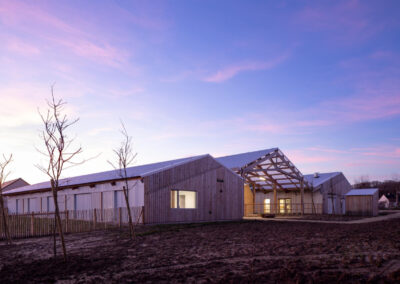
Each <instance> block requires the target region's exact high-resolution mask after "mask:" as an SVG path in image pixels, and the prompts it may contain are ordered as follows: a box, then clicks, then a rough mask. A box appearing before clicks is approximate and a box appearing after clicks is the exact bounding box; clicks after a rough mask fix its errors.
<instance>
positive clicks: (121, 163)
mask: <svg viewBox="0 0 400 284" xmlns="http://www.w3.org/2000/svg"><path fill="white" fill-rule="evenodd" d="M121 124H122V130H121V133H122V135H123V137H124V140H123V141H122V143H121V146H120V147H119V148H117V149H114V153H115V154H116V156H117V165H118V166H117V165H114V164H113V163H112V162H110V161H108V162H109V164H110V165H111V166H112V167H113V168H115V169H116V170H118V171H119V175H120V177H121V178H122V179H123V181H124V182H125V186H124V187H123V192H124V197H125V203H126V207H127V210H128V218H129V233H130V237H131V239H133V238H134V236H135V232H134V227H133V221H132V213H131V206H130V204H129V194H128V192H129V176H128V172H127V167H128V166H129V165H130V164H131V163H132V162H133V161H134V160H135V158H136V155H137V154H134V153H133V150H132V137H131V136H129V134H128V132H127V131H126V128H125V126H124V124H123V123H122V122H121Z"/></svg>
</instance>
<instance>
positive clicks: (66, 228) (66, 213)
mask: <svg viewBox="0 0 400 284" xmlns="http://www.w3.org/2000/svg"><path fill="white" fill-rule="evenodd" d="M68 219H69V211H68V210H67V211H65V232H66V233H68Z"/></svg>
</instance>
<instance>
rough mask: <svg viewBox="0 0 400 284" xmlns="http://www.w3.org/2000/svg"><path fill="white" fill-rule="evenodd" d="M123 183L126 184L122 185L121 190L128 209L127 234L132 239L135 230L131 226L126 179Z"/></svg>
mask: <svg viewBox="0 0 400 284" xmlns="http://www.w3.org/2000/svg"><path fill="white" fill-rule="evenodd" d="M125 184H126V186H124V187H123V191H124V196H125V202H126V206H127V209H128V221H129V235H130V237H131V239H133V238H134V237H135V231H134V228H133V221H132V213H131V207H130V204H129V196H128V190H127V188H128V181H125Z"/></svg>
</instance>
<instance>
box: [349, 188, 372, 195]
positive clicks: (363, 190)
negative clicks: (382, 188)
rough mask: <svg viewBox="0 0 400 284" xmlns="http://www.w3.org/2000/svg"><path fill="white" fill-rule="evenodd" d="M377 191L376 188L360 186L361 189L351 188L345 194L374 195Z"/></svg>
mask: <svg viewBox="0 0 400 284" xmlns="http://www.w3.org/2000/svg"><path fill="white" fill-rule="evenodd" d="M377 191H378V189H377V188H361V189H352V190H350V191H349V192H348V193H346V196H355V195H374V194H375V193H376V192H377Z"/></svg>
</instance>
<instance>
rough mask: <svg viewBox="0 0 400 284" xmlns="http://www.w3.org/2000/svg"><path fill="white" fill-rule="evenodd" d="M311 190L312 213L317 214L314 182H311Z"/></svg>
mask: <svg viewBox="0 0 400 284" xmlns="http://www.w3.org/2000/svg"><path fill="white" fill-rule="evenodd" d="M309 190H310V193H311V206H312V208H311V210H312V213H313V214H315V213H316V210H315V203H314V185H313V183H312V182H311V183H310V187H309Z"/></svg>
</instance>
